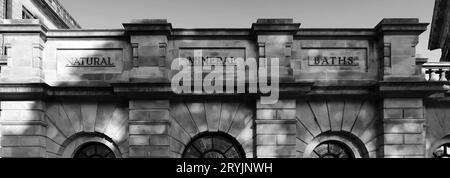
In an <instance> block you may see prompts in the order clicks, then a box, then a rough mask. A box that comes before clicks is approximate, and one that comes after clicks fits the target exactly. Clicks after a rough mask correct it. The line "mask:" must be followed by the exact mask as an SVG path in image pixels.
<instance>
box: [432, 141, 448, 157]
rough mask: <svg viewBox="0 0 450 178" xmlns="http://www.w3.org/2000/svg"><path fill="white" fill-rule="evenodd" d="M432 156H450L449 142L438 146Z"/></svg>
mask: <svg viewBox="0 0 450 178" xmlns="http://www.w3.org/2000/svg"><path fill="white" fill-rule="evenodd" d="M433 157H434V158H450V144H445V145H442V146H440V147H439V148H438V149H436V150H435V151H434V152H433Z"/></svg>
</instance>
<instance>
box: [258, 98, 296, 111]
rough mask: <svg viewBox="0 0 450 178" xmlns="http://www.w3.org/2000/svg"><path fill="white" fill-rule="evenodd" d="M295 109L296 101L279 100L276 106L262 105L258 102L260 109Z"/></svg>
mask: <svg viewBox="0 0 450 178" xmlns="http://www.w3.org/2000/svg"><path fill="white" fill-rule="evenodd" d="M295 107H296V101H295V100H279V101H278V102H277V103H275V104H261V102H257V106H256V108H258V109H295Z"/></svg>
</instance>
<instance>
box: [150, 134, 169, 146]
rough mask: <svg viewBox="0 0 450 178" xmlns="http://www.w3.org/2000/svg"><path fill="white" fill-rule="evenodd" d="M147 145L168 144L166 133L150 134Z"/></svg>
mask: <svg viewBox="0 0 450 178" xmlns="http://www.w3.org/2000/svg"><path fill="white" fill-rule="evenodd" d="M149 141H150V142H149V145H155V146H164V145H169V136H168V135H150V139H149Z"/></svg>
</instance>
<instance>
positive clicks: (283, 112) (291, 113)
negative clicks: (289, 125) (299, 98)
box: [277, 109, 296, 120]
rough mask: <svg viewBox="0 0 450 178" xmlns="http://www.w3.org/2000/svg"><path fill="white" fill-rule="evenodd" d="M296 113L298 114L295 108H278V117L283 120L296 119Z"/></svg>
mask: <svg viewBox="0 0 450 178" xmlns="http://www.w3.org/2000/svg"><path fill="white" fill-rule="evenodd" d="M295 114H296V110H295V109H280V110H277V119H281V120H286V119H287V120H291V119H295Z"/></svg>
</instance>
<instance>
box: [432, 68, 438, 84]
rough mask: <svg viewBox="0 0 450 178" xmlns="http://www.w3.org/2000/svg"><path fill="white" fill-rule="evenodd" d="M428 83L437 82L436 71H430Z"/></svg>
mask: <svg viewBox="0 0 450 178" xmlns="http://www.w3.org/2000/svg"><path fill="white" fill-rule="evenodd" d="M430 81H439V75H438V71H436V70H435V69H431V74H430Z"/></svg>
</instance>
